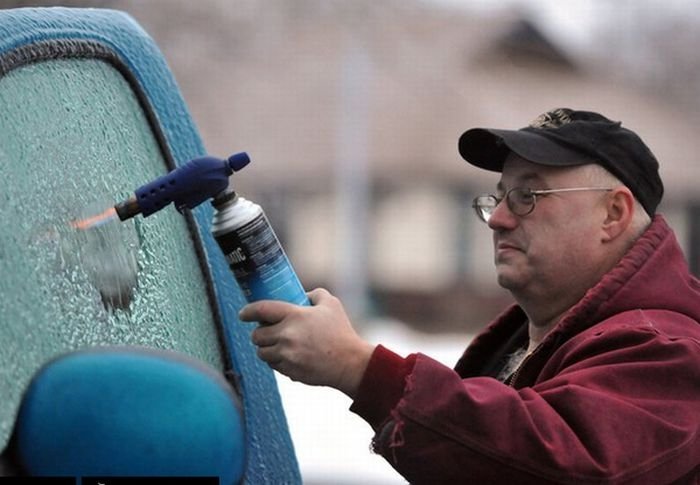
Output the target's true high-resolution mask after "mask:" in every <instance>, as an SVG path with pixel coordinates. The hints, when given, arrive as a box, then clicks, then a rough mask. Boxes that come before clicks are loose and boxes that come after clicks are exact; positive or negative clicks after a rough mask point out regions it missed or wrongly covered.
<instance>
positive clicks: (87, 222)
mask: <svg viewBox="0 0 700 485" xmlns="http://www.w3.org/2000/svg"><path fill="white" fill-rule="evenodd" d="M116 217H117V211H116V210H115V209H114V207H110V208H109V209H107V210H105V211H104V212H102V213H100V214H97V215H96V216H92V217H87V218H85V219H78V220H77V221H71V222H70V225H71V227H73V228H74V229H79V230H81V231H86V230H88V229H92V228H93V227H98V226H101V225H102V224H106V223H107V222H109V221H111V220H112V219H114V218H116Z"/></svg>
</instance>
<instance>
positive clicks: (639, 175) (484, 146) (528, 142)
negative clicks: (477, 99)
mask: <svg viewBox="0 0 700 485" xmlns="http://www.w3.org/2000/svg"><path fill="white" fill-rule="evenodd" d="M510 152H513V153H515V154H516V155H519V156H520V157H522V158H524V159H526V160H528V161H530V162H532V163H536V164H539V165H547V166H560V167H567V166H575V165H584V164H589V163H596V164H598V165H601V166H603V167H604V168H605V169H607V170H608V171H609V172H610V173H612V174H613V175H614V176H615V177H617V178H618V179H619V180H620V181H621V182H622V183H623V184H624V185H626V186H627V187H629V189H630V190H631V191H632V193H633V194H634V196H635V197H636V199H637V200H638V201H639V203H640V204H641V205H642V206H643V207H644V210H645V211H646V212H647V213H648V214H649V215H653V214H654V213H655V212H656V208H657V206H658V205H659V202H661V198H662V197H663V193H664V186H663V182H662V181H661V177H660V176H659V162H658V161H657V160H656V157H655V156H654V154H653V153H652V152H651V150H649V148H648V147H647V146H646V144H645V143H644V142H643V141H642V140H641V138H639V136H638V135H637V134H636V133H634V132H633V131H631V130H629V129H627V128H624V127H623V126H622V123H620V122H618V121H612V120H609V119H608V118H606V117H605V116H603V115H601V114H598V113H594V112H592V111H576V110H572V109H569V108H558V109H554V110H551V111H548V112H546V113H544V114H542V115H540V116H539V117H537V119H535V120H534V121H533V122H532V123H530V124H529V125H528V126H526V127H524V128H521V129H519V130H497V129H490V128H472V129H470V130H467V131H466V132H465V133H464V134H462V136H461V137H460V139H459V153H460V155H462V157H463V158H464V159H465V160H466V161H467V162H469V163H471V164H472V165H475V166H477V167H480V168H483V169H486V170H491V171H494V172H501V171H502V170H503V163H504V161H505V159H506V157H507V156H508V154H509V153H510Z"/></svg>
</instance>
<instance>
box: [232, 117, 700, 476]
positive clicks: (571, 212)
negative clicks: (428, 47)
mask: <svg viewBox="0 0 700 485" xmlns="http://www.w3.org/2000/svg"><path fill="white" fill-rule="evenodd" d="M459 151H460V153H461V155H462V156H463V157H464V158H465V159H466V160H467V161H469V162H470V163H472V164H474V165H476V166H478V167H481V168H485V169H487V170H492V171H496V172H500V173H501V179H500V181H499V183H498V187H497V192H496V194H494V195H485V196H480V197H477V198H476V199H475V201H474V207H475V209H476V211H477V214H478V215H479V217H480V218H481V219H482V220H483V221H485V222H486V223H487V224H488V225H489V227H490V228H491V229H492V230H493V240H494V251H495V257H494V260H495V264H496V273H497V277H498V282H499V284H500V285H501V286H503V287H505V288H507V289H508V290H509V291H510V292H511V293H512V295H513V297H514V298H515V301H516V302H517V304H515V305H513V306H512V307H511V308H508V309H507V310H506V311H505V312H504V313H503V314H501V316H499V317H498V318H497V319H496V320H495V321H494V322H492V323H491V324H490V325H489V326H488V327H487V328H486V330H485V331H484V332H483V333H481V334H480V335H478V336H477V337H476V338H475V339H474V340H473V342H472V343H471V344H470V345H469V347H468V348H467V350H466V351H465V353H464V355H463V356H462V358H461V359H460V360H459V362H458V363H457V365H456V367H455V369H450V368H447V367H445V366H443V365H441V364H439V363H438V362H436V361H434V360H432V359H430V358H429V357H427V356H424V355H422V354H413V355H410V356H408V357H407V358H402V357H400V356H398V355H396V354H394V353H393V352H391V351H389V350H388V349H386V348H384V347H382V346H381V345H380V346H377V347H374V346H372V345H370V344H368V343H367V342H364V341H363V340H362V339H361V338H360V337H358V335H357V334H356V333H355V332H354V331H353V329H352V326H351V324H350V322H349V321H348V318H347V316H346V314H345V312H344V311H343V308H342V305H341V303H340V302H339V301H338V300H337V299H336V298H335V297H333V296H331V295H330V294H329V293H328V292H326V291H325V290H321V289H317V290H314V291H312V292H310V293H309V295H310V298H311V301H312V302H313V304H314V306H312V307H295V306H293V305H289V304H286V303H281V302H269V301H267V302H259V303H255V304H252V305H248V306H246V307H245V308H244V309H243V310H242V311H241V318H242V319H243V320H254V321H259V322H261V324H262V325H261V326H260V327H258V328H257V329H256V330H255V331H254V332H253V336H252V338H253V342H254V343H255V344H256V345H257V346H258V347H259V351H258V354H259V356H260V357H261V358H262V359H263V360H265V361H266V362H268V363H269V364H270V365H271V366H272V367H273V368H274V369H277V370H278V371H280V372H282V373H284V374H286V375H288V376H290V377H291V378H292V379H295V380H299V381H302V382H305V383H308V384H316V385H326V386H332V387H335V388H337V389H339V390H341V391H343V392H344V393H346V394H347V395H348V396H350V397H351V398H353V399H354V402H353V404H352V407H351V410H353V411H354V412H355V413H358V414H359V415H360V416H362V417H363V418H364V419H365V420H367V422H368V423H369V424H370V425H372V427H373V428H374V429H375V431H376V435H375V438H374V442H373V445H374V449H375V450H376V451H377V452H378V453H380V454H382V455H383V456H384V458H386V459H387V460H388V461H389V462H390V463H391V464H392V466H394V468H396V470H398V471H399V472H400V473H401V474H402V475H403V476H404V477H405V478H406V479H407V480H409V481H410V482H412V483H475V484H486V483H509V484H518V485H522V484H537V485H542V484H549V483H608V484H613V483H614V484H618V483H619V484H622V483H624V484H646V485H648V484H654V485H657V484H667V483H689V484H690V483H693V484H695V483H698V481H699V480H700V323H699V322H700V282H699V281H698V280H697V279H696V278H694V277H693V276H692V275H691V274H690V273H689V270H688V267H687V264H686V262H685V260H684V258H683V254H682V252H681V249H680V247H679V246H678V243H677V242H676V239H675V237H674V235H673V232H672V231H671V229H670V228H669V226H668V225H667V223H666V221H665V220H664V218H663V216H661V215H657V214H656V208H657V206H658V204H659V202H660V201H661V197H662V195H663V185H662V182H661V179H660V178H659V174H658V163H657V161H656V159H655V157H654V155H653V154H652V153H651V152H650V151H649V149H648V148H647V147H646V145H645V144H644V143H643V142H642V141H641V140H640V139H639V137H638V136H637V135H636V134H635V133H633V132H632V131H630V130H628V129H626V128H624V127H622V126H621V124H620V123H616V122H613V121H610V120H609V119H607V118H605V117H603V116H601V115H599V114H597V113H592V112H585V111H573V110H570V109H558V110H554V111H551V112H549V113H546V114H544V115H542V116H540V117H539V118H538V119H537V120H536V121H535V122H533V123H532V124H531V125H530V126H528V127H525V128H523V129H520V130H515V131H511V130H490V129H472V130H469V131H467V132H466V133H464V134H463V135H462V137H461V138H460V141H459Z"/></svg>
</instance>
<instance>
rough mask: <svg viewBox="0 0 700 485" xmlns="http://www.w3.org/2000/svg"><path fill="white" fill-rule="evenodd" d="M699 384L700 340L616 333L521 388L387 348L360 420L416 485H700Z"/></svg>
mask: <svg viewBox="0 0 700 485" xmlns="http://www.w3.org/2000/svg"><path fill="white" fill-rule="evenodd" d="M698 382H700V344H699V343H698V342H697V341H696V340H694V339H689V338H686V339H671V338H667V337H664V336H661V335H659V334H657V333H656V332H654V331H653V329H651V328H650V329H634V330H630V329H615V328H611V329H609V330H607V331H603V332H598V333H596V334H595V335H594V336H591V335H589V336H588V338H584V337H581V338H580V339H578V340H577V341H576V342H569V343H567V344H565V345H564V346H562V347H561V348H560V349H559V350H558V351H557V353H556V354H555V356H553V357H552V358H551V359H550V360H549V361H548V364H547V365H546V366H545V367H544V369H543V370H542V371H541V372H540V377H539V378H538V379H537V381H536V382H535V383H534V384H533V385H532V386H529V387H522V388H519V389H515V388H512V387H509V386H506V385H505V384H503V383H501V382H499V381H497V380H495V379H493V378H488V377H473V378H467V379H463V378H461V377H460V376H459V375H458V374H457V373H456V372H455V371H454V370H452V369H450V368H448V367H446V366H444V365H442V364H440V363H438V362H436V361H435V360H432V359H430V358H429V357H426V356H424V355H421V354H415V355H412V356H410V357H409V358H408V359H402V358H401V357H399V356H397V355H396V354H393V353H391V352H390V351H388V350H387V349H385V348H383V347H378V348H377V350H375V355H373V357H372V360H371V362H370V365H369V367H368V369H367V371H366V373H365V376H364V378H363V381H362V383H361V386H360V388H359V390H358V394H357V395H356V398H355V401H354V403H353V405H352V407H351V410H352V411H354V412H355V413H357V414H359V415H360V416H362V417H364V418H365V419H366V420H367V421H368V422H369V423H370V425H372V426H373V428H374V429H375V431H376V435H375V438H374V449H375V451H376V452H377V453H380V454H381V455H382V456H384V458H385V459H386V460H387V461H389V462H390V463H391V465H392V466H393V467H394V468H395V469H396V470H397V471H398V472H399V473H401V475H403V476H404V477H405V478H406V479H407V480H409V481H410V482H411V483H416V484H420V483H509V482H510V483H518V484H537V485H542V484H547V483H608V484H617V483H620V484H622V483H624V484H637V483H638V484H648V483H658V484H663V483H673V482H674V481H676V482H677V483H685V482H683V481H678V480H682V477H683V476H685V477H686V479H687V480H688V482H687V483H694V482H692V481H691V480H693V479H694V478H692V477H697V473H698V471H700V466H699V463H700V438H699V436H700V434H699V431H700V424H699V423H700V386H699V385H698ZM389 383H391V384H389ZM693 470H695V471H693Z"/></svg>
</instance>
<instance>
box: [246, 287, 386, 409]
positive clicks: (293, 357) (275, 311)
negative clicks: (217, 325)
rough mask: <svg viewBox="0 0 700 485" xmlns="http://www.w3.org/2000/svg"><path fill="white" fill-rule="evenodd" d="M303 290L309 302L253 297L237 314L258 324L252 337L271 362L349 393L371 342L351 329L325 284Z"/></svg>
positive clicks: (366, 360) (286, 372)
mask: <svg viewBox="0 0 700 485" xmlns="http://www.w3.org/2000/svg"><path fill="white" fill-rule="evenodd" d="M308 295H309V299H310V300H311V303H312V305H313V306H298V305H293V304H291V303H286V302H281V301H272V300H266V301H258V302H255V303H251V304H249V305H246V306H245V307H243V309H242V310H241V312H240V314H239V318H240V319H241V320H244V321H257V322H259V323H260V326H259V327H258V328H256V329H255V330H254V331H253V334H252V340H253V343H254V344H255V345H256V346H257V347H258V356H259V357H260V358H261V359H262V360H264V361H265V362H267V363H268V364H269V365H270V367H272V368H273V369H275V370H276V371H278V372H281V373H282V374H284V375H286V376H288V377H290V378H291V379H292V380H295V381H300V382H303V383H305V384H310V385H318V386H330V387H334V388H336V389H338V390H340V391H342V392H344V393H345V394H347V395H348V396H350V397H351V398H354V395H355V392H356V391H357V387H358V386H359V384H360V381H361V380H362V375H363V374H364V372H365V369H366V367H367V364H368V363H369V359H370V357H371V356H372V352H373V351H374V346H373V345H371V344H370V343H368V342H365V341H364V340H363V339H362V338H360V336H359V335H358V334H357V333H356V332H355V330H354V329H353V327H352V324H351V323H350V320H349V318H348V316H347V314H346V313H345V309H344V308H343V305H342V303H341V302H340V300H338V298H336V297H334V296H333V295H331V294H330V293H329V292H328V291H326V290H324V289H316V290H313V291H311V292H309V293H308Z"/></svg>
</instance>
